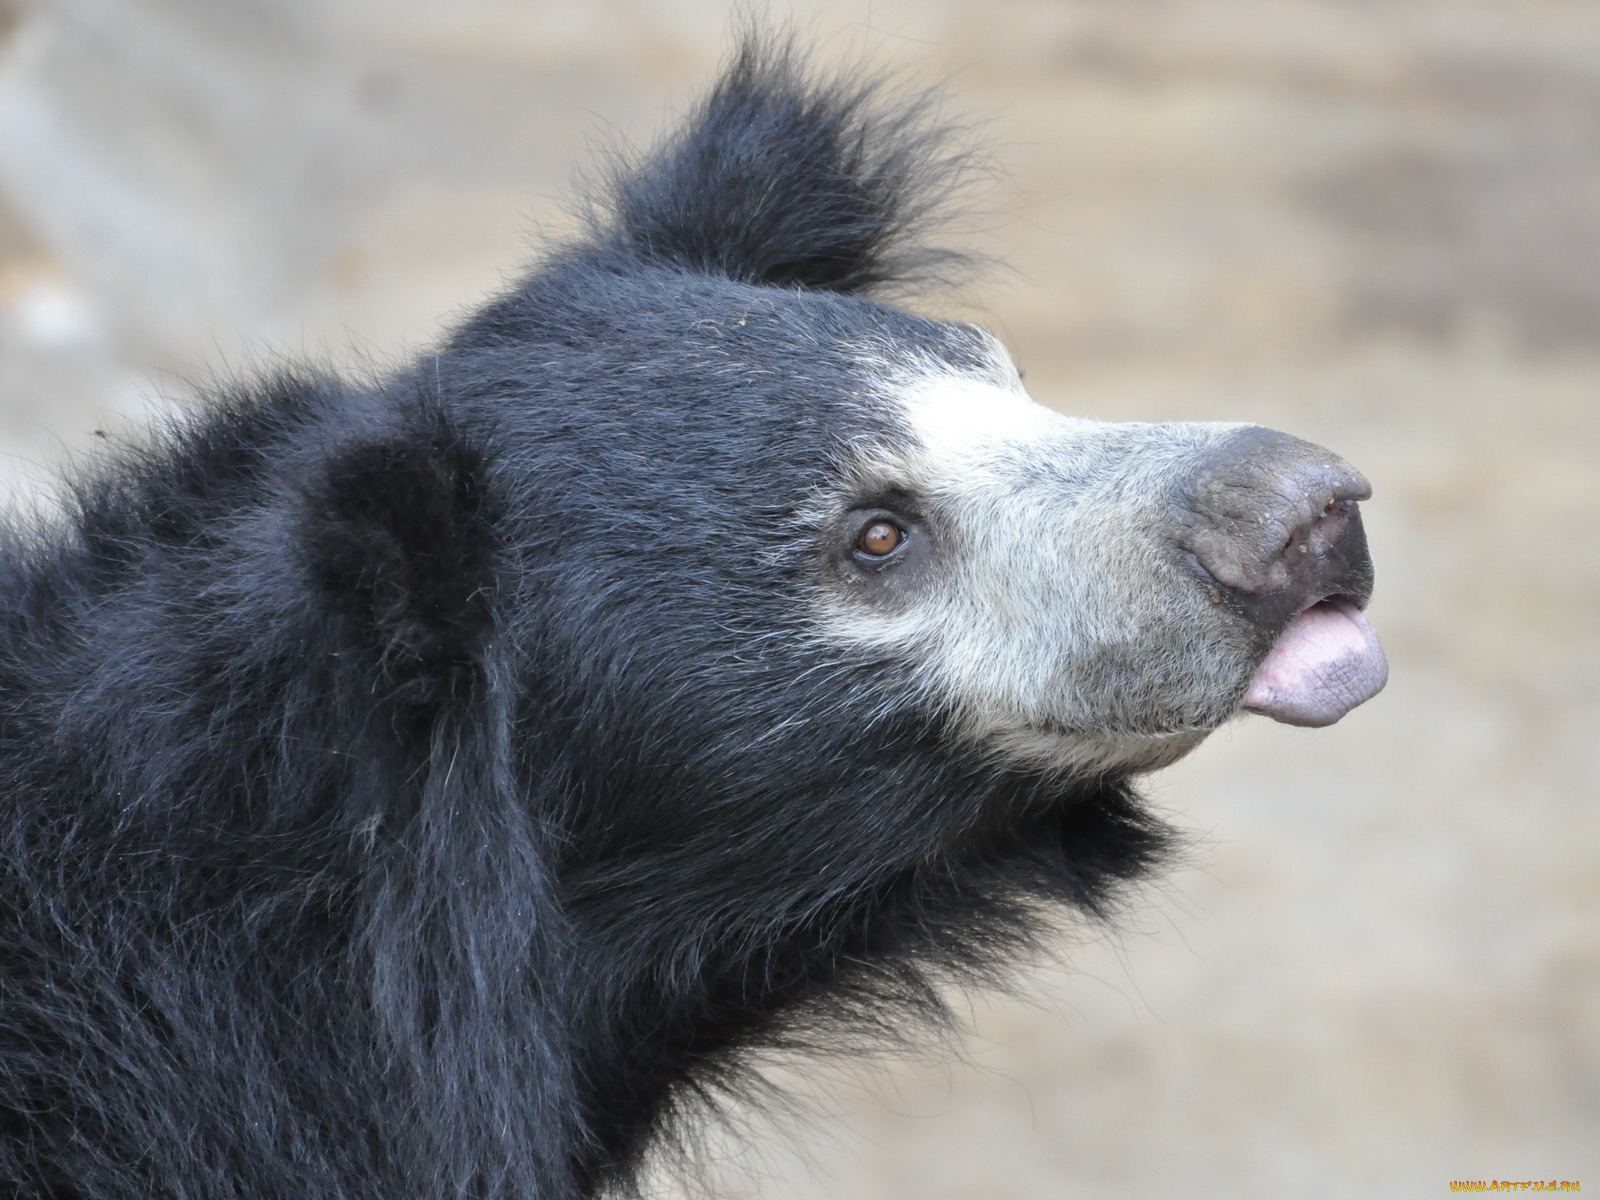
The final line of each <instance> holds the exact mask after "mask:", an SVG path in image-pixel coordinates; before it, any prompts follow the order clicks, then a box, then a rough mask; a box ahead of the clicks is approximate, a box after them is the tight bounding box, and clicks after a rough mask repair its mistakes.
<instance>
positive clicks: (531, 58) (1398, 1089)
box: [0, 0, 1600, 1200]
mask: <svg viewBox="0 0 1600 1200" xmlns="http://www.w3.org/2000/svg"><path fill="white" fill-rule="evenodd" d="M796 11H797V12H798V13H799V14H800V15H801V17H802V19H803V20H804V21H805V22H806V23H807V25H808V26H809V27H810V28H811V29H813V30H814V31H815V33H816V35H817V37H818V39H819V40H820V42H821V44H822V46H823V50H822V55H823V57H824V58H825V59H828V60H840V61H843V60H847V59H850V58H853V57H855V56H857V55H859V54H860V53H862V52H863V51H866V52H869V53H870V54H872V55H873V56H874V57H875V58H877V59H878V60H880V61H887V62H891V63H897V64H900V65H902V66H903V67H904V68H905V69H906V71H907V74H908V78H910V79H911V80H913V81H921V82H929V81H933V80H936V79H948V80H949V82H950V86H951V88H952V91H953V94H954V97H955V99H954V100H953V101H952V106H953V108H954V109H956V110H958V111H970V112H973V113H974V114H977V115H978V116H980V117H983V118H984V119H986V120H987V121H988V122H989V124H988V126H987V129H988V132H987V134H986V135H985V136H986V137H988V138H989V139H990V140H992V141H993V142H994V143H995V145H996V153H997V161H998V162H999V164H1000V166H1001V167H1002V168H1003V170H1002V171H1001V172H1000V177H999V178H997V180H996V182H995V184H994V186H993V188H992V189H990V190H988V191H986V192H985V193H984V194H982V195H981V196H979V197H977V200H978V205H979V208H980V209H981V210H982V212H981V219H979V220H978V221H977V222H976V223H975V225H974V228H973V230H972V231H971V232H970V233H969V234H968V235H967V242H968V244H970V245H973V246H977V247H980V248H982V249H985V250H987V251H990V252H992V253H995V254H996V255H998V256H999V257H1000V258H1001V259H1002V260H1003V261H1004V262H1005V263H1007V264H1009V269H1008V270H1002V271H1000V272H997V273H995V274H993V275H991V276H990V277H989V278H988V279H986V280H984V281H982V282H980V283H979V284H976V285H974V286H972V287H970V288H967V289H966V290H964V291H962V292H960V293H949V294H938V295H930V296H927V297H924V298H923V300H922V301H921V307H922V308H923V309H925V310H927V311H930V312H935V313H941V314H949V315H960V316H963V317H977V318H978V319H981V320H984V321H986V322H987V323H988V324H990V325H992V326H993V327H994V328H995V329H996V330H997V331H999V332H1000V333H1001V335H1002V336H1003V337H1005V338H1006V339H1007V341H1008V342H1009V343H1010V345H1011V346H1012V348H1013V349H1014V351H1015V354H1016V357H1017V359H1018V360H1019V362H1020V364H1021V365H1022V367H1023V368H1024V370H1025V372H1026V375H1027V380H1028V383H1029V385H1030V387H1031V389H1032V390H1033V391H1034V393H1035V394H1036V395H1037V396H1039V397H1040V398H1041V399H1042V400H1044V401H1045V402H1047V403H1049V404H1052V405H1055V406H1057V407H1060V408H1061V409H1063V410H1065V411H1069V412H1074V413H1079V414H1084V415H1089V416H1098V417H1107V418H1116V419H1147V420H1160V419H1194V418H1200V419H1228V420H1250V421H1260V422H1262V423H1265V424H1270V425H1274V426H1277V427H1279V428H1282V429H1286V430H1289V431H1292V432H1294V433H1297V434H1300V435H1302V436H1305V437H1309V438H1312V439H1315V440H1317V441H1321V442H1324V443H1326V444H1327V445H1329V446H1331V447H1333V448H1334V449H1336V450H1338V451H1339V452H1341V453H1342V454H1344V455H1345V456H1346V457H1348V458H1349V459H1351V460H1352V461H1353V462H1355V463H1356V464H1357V465H1358V466H1360V467H1361V468H1362V469H1363V470H1364V471H1365V472H1366V474H1367V475H1368V476H1369V477H1370V478H1371V479H1372V480H1373V482H1374V484H1375V487H1376V493H1377V494H1376V498H1375V499H1374V500H1373V501H1372V502H1371V504H1369V505H1368V506H1367V510H1368V513H1367V519H1368V528H1369V531H1370V535H1371V540H1372V543H1373V548H1374V552H1375V555H1376V558H1377V562H1378V566H1379V590H1378V595H1377V598H1376V599H1375V600H1374V602H1373V605H1372V610H1371V615H1372V618H1373V621H1374V623H1375V624H1376V625H1377V626H1378V628H1379V630H1380V632H1381V633H1382V635H1383V638H1384V641H1385V643H1386V645H1387V647H1388V649H1389V652H1390V657H1391V662H1392V667H1393V675H1392V682H1391V683H1390V686H1389V688H1388V690H1387V692H1385V693H1384V695H1383V696H1381V697H1380V698H1379V699H1378V700H1376V701H1375V702H1373V703H1372V704H1371V705H1369V706H1368V707H1366V708H1364V709H1362V710H1359V711H1358V712H1356V713H1355V714H1353V715H1352V716H1350V717H1349V718H1347V719H1346V720H1345V721H1344V722H1342V723H1341V724H1340V725H1338V726H1337V727H1335V728H1333V729H1330V730H1326V731H1321V732H1314V733H1313V732H1305V731H1296V730H1291V729H1287V728H1283V727H1279V726H1273V725H1270V724H1269V723H1267V722H1264V721H1260V720H1246V721H1242V722H1240V723H1238V724H1236V725H1235V726H1233V727H1230V728H1229V729H1228V730H1226V731H1224V732H1223V733H1222V734H1220V735H1218V736H1217V737H1215V738H1213V739H1212V740H1211V742H1210V743H1208V744H1207V745H1206V746H1205V747H1203V748H1202V749H1201V750H1200V751H1199V752H1198V753H1196V754H1195V755H1194V756H1193V757H1192V758H1191V759H1190V760H1188V761H1186V762H1185V763H1182V764H1180V765H1179V766H1177V767H1175V768H1173V769H1171V770H1169V771H1167V772H1166V773H1164V774H1163V775H1161V776H1159V777H1158V778H1156V779H1155V780H1153V781H1152V791H1153V793H1154V795H1155V796H1156V797H1157V798H1158V800H1159V802H1160V804H1161V805H1162V806H1163V807H1164V808H1165V809H1167V810H1168V811H1170V812H1171V813H1172V814H1173V815H1174V818H1175V819H1176V820H1177V821H1178V822H1179V823H1180V824H1181V825H1182V826H1183V827H1184V828H1186V829H1188V830H1190V831H1192V833H1193V834H1194V835H1195V839H1196V848H1195V850H1194V852H1193V853H1192V855H1191V859H1190V862H1189V863H1188V865H1187V866H1185V867H1183V868H1182V869H1180V870H1178V871H1177V872H1175V873H1174V874H1172V875H1171V876H1169V877H1168V878H1167V879H1166V880H1165V881H1164V882H1163V883H1161V884H1160V885H1158V886H1154V887H1152V888H1150V889H1148V890H1147V891H1146V892H1145V893H1143V894H1142V895H1141V896H1140V897H1139V898H1138V902H1137V903H1136V904H1135V905H1134V907H1133V908H1132V909H1131V911H1130V912H1129V913H1128V915H1127V916H1126V917H1125V918H1124V920H1123V922H1122V923H1121V925H1120V926H1119V928H1118V930H1117V931H1116V932H1115V934H1105V933H1096V932H1094V931H1083V930H1076V931H1068V932H1067V933H1066V934H1064V936H1063V939H1062V945H1061V953H1060V956H1059V961H1058V962H1056V963H1054V964H1043V965H1040V966H1039V967H1038V968H1037V969H1036V970H1035V971H1033V972H1032V973H1031V974H1029V975H1027V976H1026V977H1025V978H1024V980H1023V981H1022V990H1023V993H1024V994H1025V995H1026V996H1027V997H1028V999H1027V1000H1026V1001H1022V1000H1007V999H998V998H992V997H991V998H977V999H975V1000H974V1001H973V1002H972V1006H971V1018H972V1025H973V1031H972V1034H971V1036H970V1037H969V1038H968V1039H967V1040H966V1041H965V1043H964V1048H963V1051H962V1054H963V1057H962V1058H961V1059H960V1060H959V1061H957V1060H953V1059H952V1058H951V1057H950V1055H949V1054H948V1053H947V1052H941V1051H938V1050H936V1049H932V1048H930V1051H929V1053H928V1055H927V1057H926V1060H925V1061H905V1062H890V1063H886V1064H883V1065H881V1066H879V1067H877V1068H867V1067H862V1066H859V1065H856V1064H843V1065H835V1066H834V1067H831V1068H828V1069H826V1070H818V1069H815V1068H813V1067H811V1066H809V1065H807V1066H805V1067H803V1068H802V1069H800V1070H798V1071H794V1072H792V1073H791V1074H790V1075H789V1076H788V1078H789V1079H790V1081H791V1082H792V1083H795V1084H797V1085H798V1086H799V1088H800V1090H801V1091H803V1092H806V1093H808V1094H810V1095H811V1096H812V1097H813V1100H814V1108H815V1110H816V1111H814V1112H812V1113H811V1114H810V1115H800V1116H796V1117H793V1118H791V1119H790V1120H789V1121H788V1122H787V1123H786V1128H785V1129H784V1130H782V1131H781V1132H779V1133H774V1132H771V1131H767V1132H764V1133H758V1136H757V1138H756V1139H755V1142H756V1145H757V1147H758V1150H757V1151H756V1152H740V1151H737V1149H736V1148H735V1149H727V1150H726V1152H725V1154H724V1153H723V1152H722V1151H721V1150H719V1151H718V1155H719V1156H720V1157H723V1158H724V1161H722V1162H720V1164H718V1165H717V1166H716V1170H715V1172H714V1173H716V1174H718V1175H719V1176H722V1177H725V1178H724V1182H723V1184H722V1186H723V1188H724V1189H725V1192H726V1194H727V1195H729V1196H735V1197H743V1196H752V1195H755V1194H757V1193H758V1192H759V1194H760V1195H762V1196H766V1197H784V1196H789V1197H822V1196H828V1197H834V1198H843V1197H849V1198H853V1200H888V1198H890V1197H896V1198H901V1197H918V1198H920V1200H1034V1198H1037V1200H1046V1198H1049V1200H1062V1198H1072V1197H1085V1198H1091V1197H1093V1198H1098V1197H1108V1196H1115V1197H1128V1198H1144V1197H1151V1198H1154V1197H1180V1198H1181V1197H1211V1196H1221V1195H1227V1196H1231V1197H1262V1198H1267V1197H1271V1198H1278V1197H1287V1196H1295V1197H1347V1196H1357V1195H1361V1196H1366V1195H1370V1196H1384V1197H1391V1196H1393V1197H1410V1196H1417V1197H1422V1196H1433V1195H1439V1194H1443V1193H1445V1192H1447V1191H1448V1184H1449V1181H1450V1180H1453V1179H1502V1180H1518V1181H1521V1180H1551V1179H1556V1180H1562V1179H1566V1180H1573V1179H1577V1180H1583V1181H1586V1182H1588V1183H1589V1185H1590V1186H1591V1187H1592V1188H1593V1187H1600V822H1597V819H1596V814H1595V812H1594V805H1595V803H1596V800H1597V795H1600V766H1597V761H1600V756H1597V748H1600V736H1597V733H1600V721H1597V716H1600V636H1597V604H1596V599H1595V598H1596V596H1597V595H1600V545H1597V533H1596V528H1597V516H1600V470H1597V462H1600V404H1597V403H1596V397H1597V393H1600V7H1596V6H1595V5H1593V4H1592V3H1590V2H1589V0H1549V2H1543V0H1518V2H1517V3H1515V4H1510V3H1505V2H1504V0H1440V2H1438V3H1428V2H1425V0H1318V2H1299V0H1259V2H1253V0H1159V2H1158V0H1099V2H1095V3H1090V2H1067V0H1055V2H1045V0H1038V2H1029V0H990V2H988V3H977V2H970V3H969V2H965V0H923V2H921V3H916V4H912V3H907V2H904V0H872V3H870V4H869V3H865V2H857V3H845V2H842V0H841V2H838V3H827V4H820V5H814V6H804V7H801V8H799V9H797V10H796ZM3 12H4V14H5V16H4V20H3V21H0V25H3V27H4V38H5V42H4V45H3V46H0V449H3V451H4V454H5V458H4V465H5V469H4V471H3V475H4V478H5V480H6V481H7V482H8V483H9V485H10V487H11V488H12V490H13V492H14V493H15V494H16V496H17V497H18V502H23V503H32V502H37V501H36V500H35V499H34V497H36V495H37V493H38V490H39V488H40V484H41V481H42V480H44V479H46V478H48V476H49V474H50V472H51V471H52V470H55V469H57V468H58V467H59V465H60V464H61V463H62V462H63V461H65V460H66V459H67V458H69V457H70V456H71V455H72V454H73V453H77V452H81V451H83V450H84V449H86V448H88V447H91V446H92V445H93V444H94V441H95V431H96V430H101V431H105V432H109V433H111V434H112V435H113V436H114V435H115V432H116V431H117V430H118V429H121V428H124V427H126V426H127V425H129V424H130V423H133V424H136V423H138V422H139V421H141V420H144V419H145V418H146V417H147V416H148V413H149V411H150V409H151V407H152V406H156V405H158V404H159V403H163V402H164V401H161V400H160V398H161V397H167V398H169V399H171V400H174V401H177V402H181V401H182V400H183V399H184V397H185V396H187V395H188V394H189V393H190V390H191V388H190V384H191V382H192V381H194V380H196V379H200V378H203V377H204V376H205V375H206V373H208V372H214V371H217V370H223V371H238V370H246V369H248V368H249V367H250V366H251V365H252V364H254V363H259V362H261V361H264V360H267V359H269V358H271V357H272V356H273V355H275V354H278V353H282V352H289V353H297V354H299V353H309V354H311V355H314V356H317V357H321V358H325V359H331V360H334V361H347V362H373V361H376V362H379V363H381V362H385V361H391V360H392V359H393V358H394V357H395V356H396V355H398V354H401V353H403V352H404V351H405V350H406V348H407V347H416V346H420V345H425V344H426V343H427V342H428V340H429V339H430V338H431V337H433V336H434V334H435V332H436V330H437V329H438V321H439V319H440V318H441V317H442V316H445V315H448V314H449V313H451V312H452V311H455V310H458V309H459V308H460V307H462V306H464V305H467V304H470V303H471V302H473V301H474V300H475V299H476V298H478V297H481V296H483V295H484V294H485V293H486V292H487V291H489V290H490V289H492V288H494V287H495V286H496V285H497V284H498V283H499V281H500V280H501V279H502V278H503V277H504V273H505V272H507V271H509V270H511V269H513V268H515V266H516V265H517V263H518V262H519V261H520V260H522V259H524V258H525V257H526V255H527V253H528V248H529V246H530V244H531V242H532V240H533V239H534V238H536V236H537V234H538V231H539V230H541V229H545V230H549V229H559V228H561V226H562V224H563V220H564V218H563V217H562V216H561V211H562V210H561V207H560V206H561V197H562V195H563V193H564V192H565V191H566V189H567V187H568V182H569V178H570V173H571V171H572V168H573V167H574V165H575V164H580V163H582V162H583V161H585V160H586V159H587V158H588V156H589V155H590V154H591V152H592V149H593V147H594V146H595V145H596V144H599V143H602V142H603V141H604V140H605V139H607V138H614V137H617V136H623V137H633V138H644V137H648V135H649V134H650V131H651V130H653V129H655V128H657V127H659V125H660V123H661V122H662V120H663V119H664V118H665V116H666V115H667V114H669V113H670V112H672V111H681V110H682V108H684V107H685V106H686V105H687V104H688V103H689V102H690V100H691V99H692V97H693V95H694V92H695V89H696V88H697V87H698V86H699V85H700V84H701V83H703V82H704V80H705V79H706V78H707V77H708V76H709V74H710V72H711V71H712V70H713V69H714V66H715V63H716V61H717V59H718V56H719V54H720V50H721V46H722V39H723V34H724V30H725V26H726V20H727V13H726V11H725V8H724V6H723V5H722V4H720V3H708V2H706V0H675V2H668V3H656V4H648V5H647V4H643V3H623V2H620V0H614V2H611V3H604V2H597V3H592V4H584V5H577V4H542V3H535V2H529V3H516V2H513V0H457V2H455V3H452V4H449V5H441V4H435V3H427V2H424V0H385V2H382V3H380V2H379V0H319V2H316V3H313V0H229V2H227V3H218V2H217V0H57V3H55V4H41V5H39V6H37V7H34V6H32V5H26V4H25V5H24V6H23V7H22V8H15V7H9V6H8V7H6V8H5V9H4V10H3ZM662 1186H663V1189H664V1191H665V1192H666V1193H667V1194H671V1192H672V1186H673V1185H671V1184H670V1183H665V1184H663V1185H662Z"/></svg>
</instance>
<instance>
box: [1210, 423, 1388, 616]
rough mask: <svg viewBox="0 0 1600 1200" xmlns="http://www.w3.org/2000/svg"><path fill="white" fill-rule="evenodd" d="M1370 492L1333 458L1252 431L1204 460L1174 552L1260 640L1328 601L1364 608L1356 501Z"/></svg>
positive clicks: (1363, 554)
mask: <svg viewBox="0 0 1600 1200" xmlns="http://www.w3.org/2000/svg"><path fill="white" fill-rule="evenodd" d="M1371 494H1372V488H1371V486H1370V485H1369V484H1368V483H1367V481H1366V479H1364V478H1363V477H1362V475H1361V473H1360V472H1359V471H1357V470H1356V469H1355V468H1354V467H1352V466H1351V465H1350V464H1349V463H1347V462H1345V461H1344V460H1343V459H1342V458H1340V457H1339V456H1338V455H1336V454H1334V453H1333V452H1332V451H1329V450H1324V449H1323V448H1322V447H1321V446H1317V445H1313V444H1312V443H1310V442H1304V441H1301V440H1300V439H1299V438H1295V437H1290V436H1289V435H1288V434H1284V433H1278V432H1276V431H1275V430H1271V429H1263V428H1260V427H1259V426H1251V427H1249V428H1246V429H1241V430H1239V431H1237V432H1236V433H1234V434H1232V435H1231V436H1230V437H1229V438H1228V439H1227V440H1226V441H1225V442H1224V443H1223V444H1222V445H1221V446H1219V447H1218V448H1217V449H1216V450H1215V451H1213V452H1212V453H1211V454H1210V455H1208V456H1207V458H1206V459H1205V461H1203V462H1202V463H1201V464H1200V465H1199V467H1198V469H1197V470H1196V471H1195V473H1194V475H1193V476H1192V477H1191V478H1190V480H1189V481H1188V484H1187V487H1186V488H1185V497H1184V498H1185V501H1186V508H1187V510H1188V511H1187V513H1186V524H1187V529H1186V530H1185V533H1184V535H1183V536H1182V538H1181V539H1180V544H1181V545H1182V547H1183V548H1184V549H1186V550H1188V551H1189V552H1190V553H1191V554H1193V555H1194V558H1195V560H1196V561H1197V562H1198V563H1199V565H1200V566H1201V568H1202V569H1203V570H1204V571H1205V573H1206V574H1207V575H1209V576H1210V577H1211V579H1212V580H1214V581H1215V582H1216V583H1218V584H1220V585H1221V586H1222V588H1223V589H1225V592H1226V596H1227V599H1228V600H1229V602H1230V603H1231V604H1232V606H1233V607H1234V608H1236V609H1237V610H1238V611H1240V612H1241V613H1243V614H1244V616H1246V617H1247V618H1248V619H1249V620H1250V621H1251V622H1252V623H1254V624H1255V625H1257V626H1258V627H1260V628H1261V629H1262V630H1263V631H1264V632H1266V633H1268V634H1272V635H1276V634H1277V633H1278V632H1279V631H1280V630H1282V629H1283V628H1284V626H1285V625H1287V623H1288V622H1289V621H1291V620H1293V619H1294V617H1295V616H1296V615H1297V614H1298V613H1300V612H1301V611H1303V610H1304V609H1306V608H1308V607H1310V606H1311V605H1313V604H1315V603H1317V602H1318V601H1320V600H1324V599H1327V598H1329V597H1340V598H1343V599H1347V600H1349V601H1351V602H1352V603H1354V604H1355V605H1356V606H1357V607H1358V608H1359V607H1361V606H1363V605H1364V604H1365V603H1366V601H1367V599H1368V598H1369V597H1370V596H1371V594H1372V559H1371V557H1370V556H1369V555H1368V553H1367V538H1366V534H1365V532H1364V531H1363V530H1362V528H1361V513H1360V510H1359V509H1358V508H1357V507H1356V502H1357V501H1358V500H1365V499H1367V498H1368V497H1369V496H1370V495H1371Z"/></svg>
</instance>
